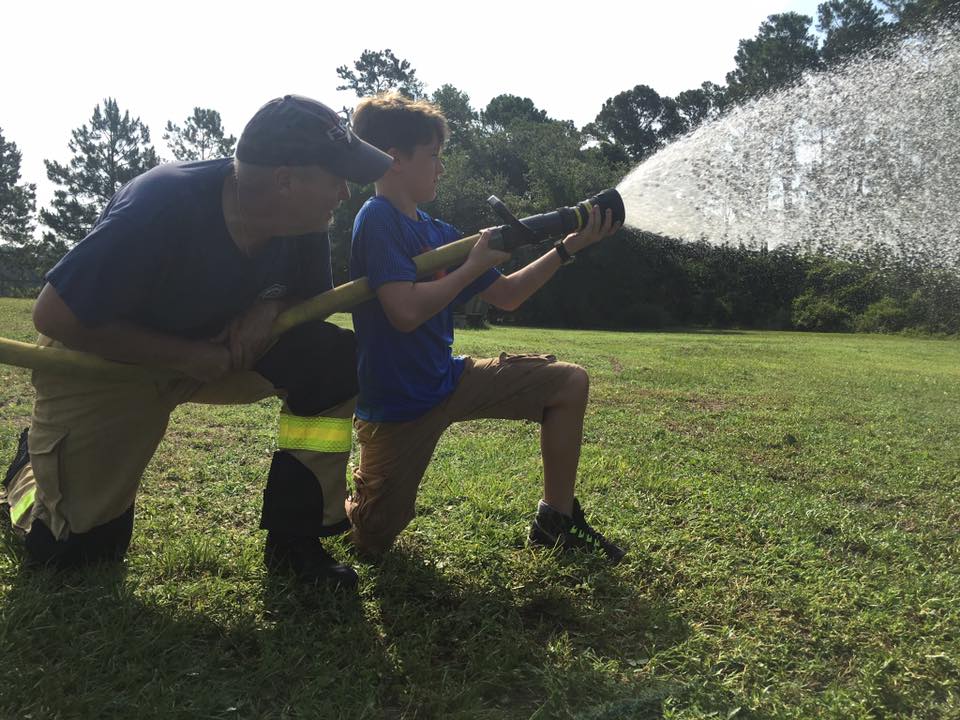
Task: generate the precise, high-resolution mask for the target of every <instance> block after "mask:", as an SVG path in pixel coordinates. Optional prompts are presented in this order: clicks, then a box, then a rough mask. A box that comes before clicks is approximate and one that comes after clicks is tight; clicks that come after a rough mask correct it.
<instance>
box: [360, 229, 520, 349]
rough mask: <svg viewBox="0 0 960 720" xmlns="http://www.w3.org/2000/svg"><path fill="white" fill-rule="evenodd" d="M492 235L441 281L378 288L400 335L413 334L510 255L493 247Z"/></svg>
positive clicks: (482, 237) (484, 237)
mask: <svg viewBox="0 0 960 720" xmlns="http://www.w3.org/2000/svg"><path fill="white" fill-rule="evenodd" d="M489 242H490V232H489V231H484V232H483V233H482V234H481V235H480V239H479V240H477V244H476V245H474V246H473V249H472V250H471V251H470V255H468V256H467V259H466V261H464V263H463V265H461V266H460V267H458V268H457V269H456V270H454V271H453V272H451V273H448V274H447V275H444V276H443V277H442V278H440V279H439V280H431V281H429V282H388V283H384V284H383V285H381V286H380V287H379V288H377V298H378V299H379V300H380V305H381V306H382V307H383V312H384V314H386V316H387V319H388V320H389V321H390V324H391V325H393V327H394V328H396V329H397V330H399V331H400V332H413V331H414V330H416V329H417V328H418V327H420V325H422V324H423V323H424V322H426V321H427V320H429V319H430V318H432V317H433V316H434V315H436V314H437V313H438V312H440V311H441V310H443V309H444V308H445V307H446V306H447V305H449V304H450V303H451V302H453V300H454V298H456V297H457V295H459V294H460V291H461V290H463V289H464V288H465V287H467V285H469V284H470V283H472V282H473V281H474V280H476V279H477V278H478V277H480V276H481V275H483V274H484V273H485V272H486V271H487V270H489V269H490V268H493V267H496V266H497V265H499V264H500V263H502V262H505V261H506V260H507V259H508V258H509V257H510V255H509V254H508V253H505V252H501V251H499V250H493V249H492V248H490V245H489Z"/></svg>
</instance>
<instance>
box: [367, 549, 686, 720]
mask: <svg viewBox="0 0 960 720" xmlns="http://www.w3.org/2000/svg"><path fill="white" fill-rule="evenodd" d="M482 562H483V563H484V564H486V567H484V568H483V569H477V571H475V572H472V571H471V572H466V573H457V572H456V571H454V572H450V573H447V572H444V570H443V564H442V561H441V562H434V561H432V560H431V559H428V558H426V557H424V556H422V555H420V554H419V553H417V552H409V551H406V550H405V551H403V552H398V551H393V552H391V553H389V554H388V555H387V556H386V558H385V559H384V561H383V563H382V564H381V565H380V566H378V567H374V568H371V572H372V574H373V582H374V587H375V594H376V596H377V597H379V598H380V603H379V604H380V616H381V622H382V626H383V631H384V636H385V640H384V643H385V645H386V647H387V651H388V652H389V653H390V655H391V656H392V657H394V658H395V666H396V668H397V669H398V671H399V672H397V673H396V675H395V676H394V677H392V678H391V679H390V682H389V684H388V685H387V686H386V687H384V688H383V691H384V692H383V696H382V697H383V701H384V706H385V709H386V710H387V711H388V716H391V717H392V716H407V715H409V714H410V713H411V711H412V710H413V709H416V712H417V713H418V716H422V717H467V716H472V713H476V712H477V708H483V709H484V712H483V713H482V716H483V717H487V716H489V717H522V718H532V717H544V718H546V717H550V718H553V717H591V718H593V717H596V718H603V717H620V716H622V715H617V714H616V713H617V712H619V711H620V710H623V711H627V712H629V713H630V715H629V716H630V717H649V718H656V717H661V716H662V701H663V700H664V699H665V698H666V697H668V696H670V695H672V694H674V690H676V688H674V687H672V686H669V685H667V684H665V683H660V682H658V681H653V680H650V679H649V678H644V677H641V674H640V672H639V670H638V666H639V665H640V664H641V663H642V661H643V659H644V658H645V657H649V656H650V655H651V654H652V653H654V652H656V651H657V650H659V649H663V648H665V647H669V646H672V645H675V644H677V643H679V642H682V641H683V639H684V638H686V636H687V635H688V632H689V630H688V627H687V626H686V624H685V623H684V622H683V621H682V620H680V619H679V618H677V617H676V616H675V615H674V614H673V612H672V611H671V610H670V608H669V606H668V605H667V604H666V603H660V602H651V601H649V600H644V599H641V598H639V597H638V596H637V593H636V589H635V586H634V585H633V583H629V584H624V583H622V582H620V581H619V580H618V578H616V577H614V576H613V571H612V570H611V569H610V568H609V567H608V566H605V565H603V563H602V562H597V561H596V559H587V558H583V557H577V558H574V559H567V558H557V557H552V556H550V555H546V557H545V558H544V559H543V560H542V561H541V562H540V563H539V567H538V568H536V569H535V570H536V571H540V570H544V571H545V576H541V577H528V578H527V580H526V581H519V582H517V581H516V580H515V578H514V577H513V576H511V574H510V569H511V568H510V567H508V565H509V559H507V560H504V559H503V557H502V556H501V555H494V556H491V557H490V558H485V559H484V560H483V561H482ZM584 564H586V567H585V566H584ZM598 567H599V568H600V569H599V570H598ZM497 575H500V577H501V580H502V582H499V583H497V582H495V581H493V582H492V581H491V578H492V577H493V578H495V577H496V576H497ZM617 708H619V710H618V709H617ZM607 709H609V710H611V711H612V712H614V714H613V715H610V714H608V713H607Z"/></svg>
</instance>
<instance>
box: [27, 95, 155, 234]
mask: <svg viewBox="0 0 960 720" xmlns="http://www.w3.org/2000/svg"><path fill="white" fill-rule="evenodd" d="M71 135H72V138H71V140H70V142H69V147H70V150H71V151H72V152H73V158H72V159H71V160H70V162H69V164H67V165H62V164H60V163H58V162H54V161H52V160H44V163H45V164H46V166H47V177H48V178H49V179H50V180H51V181H52V182H54V183H56V184H57V185H60V186H61V189H59V190H56V191H55V192H54V198H53V201H52V202H51V209H50V210H46V209H44V210H41V211H40V219H41V220H42V222H43V224H44V225H46V226H47V227H49V228H50V229H51V230H52V231H53V232H52V233H45V234H44V241H45V242H47V243H53V242H57V241H58V242H59V243H61V244H65V245H71V244H74V243H76V242H79V241H80V240H82V239H83V237H84V236H85V235H86V234H87V233H88V232H89V231H90V228H92V227H93V224H94V222H96V220H97V216H98V215H99V214H100V212H101V211H102V210H103V208H104V207H106V205H107V203H108V202H109V201H110V198H111V197H113V194H114V193H115V192H116V191H117V190H119V189H120V188H121V187H122V186H123V185H125V184H126V183H128V182H129V181H130V180H132V179H133V178H135V177H136V176H137V175H140V174H141V173H143V172H145V171H146V170H149V169H150V168H152V167H154V166H155V165H158V164H159V163H160V159H159V157H158V156H157V153H156V151H155V150H154V149H153V147H152V146H151V145H150V130H149V129H148V128H147V126H146V125H144V124H143V123H142V122H140V118H131V117H130V113H129V111H124V112H123V113H122V114H121V112H120V108H119V107H118V105H117V101H116V100H114V99H113V98H107V99H106V100H104V102H103V110H101V109H100V105H97V106H96V107H95V108H94V110H93V116H92V117H91V119H90V125H89V126H87V125H82V126H81V127H79V128H77V129H76V130H74V131H73V132H72V133H71Z"/></svg>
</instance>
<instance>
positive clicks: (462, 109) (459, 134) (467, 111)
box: [430, 84, 478, 149]
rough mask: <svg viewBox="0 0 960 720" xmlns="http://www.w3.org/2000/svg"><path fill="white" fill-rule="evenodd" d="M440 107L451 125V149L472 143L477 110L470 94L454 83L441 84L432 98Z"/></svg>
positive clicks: (449, 145)
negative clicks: (458, 88) (473, 105)
mask: <svg viewBox="0 0 960 720" xmlns="http://www.w3.org/2000/svg"><path fill="white" fill-rule="evenodd" d="M430 100H431V102H433V104H434V105H436V106H437V107H439V108H440V111H441V112H442V113H443V115H444V117H445V118H447V125H449V126H450V140H449V142H448V143H447V145H448V147H449V148H450V149H452V148H455V147H459V146H461V145H468V144H470V143H471V141H472V138H473V133H474V130H475V126H476V123H477V119H478V116H477V112H476V110H474V109H473V107H472V106H471V105H470V96H469V95H467V94H466V93H465V92H461V91H460V90H457V88H455V87H454V86H453V85H450V84H446V85H441V86H440V87H439V88H438V89H437V90H435V91H434V93H433V97H431V98H430Z"/></svg>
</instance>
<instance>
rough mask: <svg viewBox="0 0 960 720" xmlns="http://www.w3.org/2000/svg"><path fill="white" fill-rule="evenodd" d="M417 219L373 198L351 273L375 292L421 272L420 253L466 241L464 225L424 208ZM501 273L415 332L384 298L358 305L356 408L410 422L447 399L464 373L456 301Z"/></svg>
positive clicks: (379, 418)
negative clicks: (396, 322)
mask: <svg viewBox="0 0 960 720" xmlns="http://www.w3.org/2000/svg"><path fill="white" fill-rule="evenodd" d="M417 216H418V219H417V220H413V219H412V218H409V217H407V216H406V215H404V214H403V213H401V212H400V211H399V210H397V209H396V208H394V207H393V205H392V204H391V203H390V201H389V200H387V199H386V198H384V197H381V196H377V197H373V198H370V199H369V200H368V201H367V202H366V203H365V204H364V206H363V207H362V208H360V212H359V213H357V217H356V219H355V220H354V223H353V243H352V245H351V248H350V277H351V278H352V279H357V278H359V277H363V276H366V277H367V279H368V280H369V281H370V287H371V288H372V289H373V290H374V291H375V290H377V288H379V287H380V286H381V285H383V284H384V283H388V282H404V281H407V282H412V281H415V280H416V279H417V270H416V265H415V264H414V262H413V258H414V257H415V256H417V255H420V254H421V253H424V252H427V251H428V250H432V249H434V248H438V247H440V246H441V245H446V244H447V243H450V242H453V241H454V240H458V239H460V237H461V234H460V232H459V231H457V229H456V228H454V227H453V226H452V225H449V224H448V223H445V222H442V221H440V220H434V219H433V218H431V217H430V216H429V215H427V214H426V213H425V212H423V211H422V210H418V211H417ZM499 277H500V273H499V272H497V271H496V270H488V271H487V272H486V273H484V274H483V275H481V276H480V277H479V278H477V279H476V280H474V281H473V282H472V283H471V284H470V285H468V286H467V287H466V288H464V289H463V290H462V291H461V292H460V294H459V295H458V296H457V297H456V298H455V299H454V300H453V302H452V303H450V305H448V306H447V307H446V308H444V309H443V310H441V311H440V312H439V313H437V314H436V315H434V316H433V317H432V318H430V319H429V320H427V321H426V322H424V323H423V324H422V325H420V327H418V328H417V329H416V330H414V331H413V332H409V333H403V332H400V331H399V330H397V329H396V328H394V327H393V325H391V324H390V321H389V320H388V319H387V316H386V314H385V313H384V312H383V307H382V306H381V305H380V301H379V300H376V299H374V300H369V301H367V302H365V303H363V304H361V305H358V306H357V307H356V308H354V311H353V329H354V332H355V333H356V335H357V362H358V376H359V380H360V397H359V398H358V400H357V410H356V414H357V417H359V418H360V419H361V420H368V421H372V422H405V421H408V420H413V419H415V418H417V417H419V416H420V415H423V414H424V413H426V412H427V411H429V410H430V409H431V408H433V407H435V406H436V405H438V404H439V403H440V402H441V401H442V400H443V399H444V398H446V397H447V396H448V395H449V394H450V393H451V392H453V389H454V388H455V387H456V385H457V381H458V380H459V379H460V374H461V373H462V372H463V358H462V357H454V356H453V352H452V350H451V346H452V345H453V310H452V308H453V306H454V305H457V304H459V303H462V302H465V301H466V300H468V299H469V298H471V297H473V296H474V295H476V294H477V293H480V292H483V291H484V290H486V289H487V288H488V287H490V285H492V284H493V283H494V281H496V279H497V278H499Z"/></svg>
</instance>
